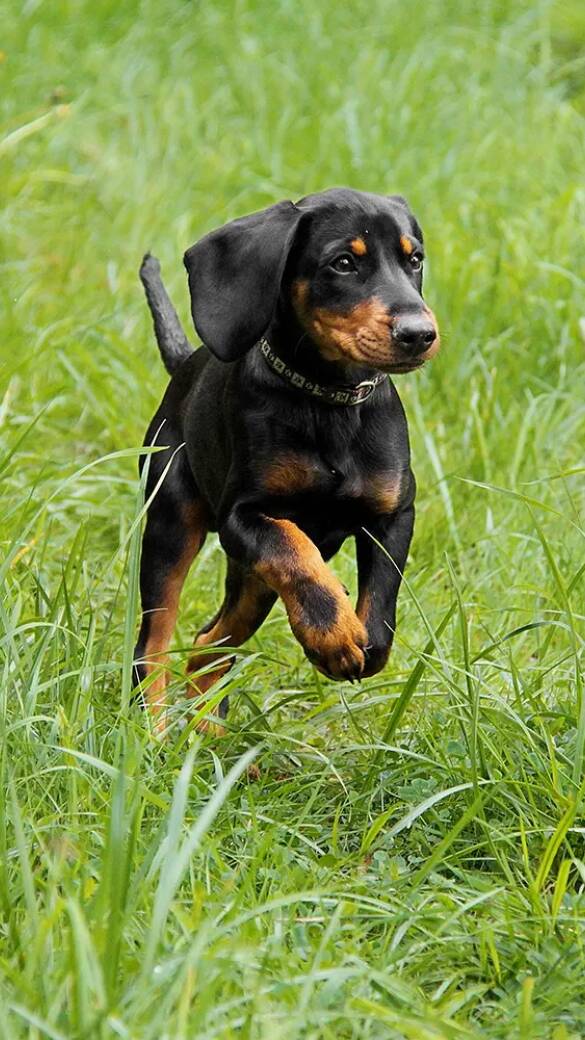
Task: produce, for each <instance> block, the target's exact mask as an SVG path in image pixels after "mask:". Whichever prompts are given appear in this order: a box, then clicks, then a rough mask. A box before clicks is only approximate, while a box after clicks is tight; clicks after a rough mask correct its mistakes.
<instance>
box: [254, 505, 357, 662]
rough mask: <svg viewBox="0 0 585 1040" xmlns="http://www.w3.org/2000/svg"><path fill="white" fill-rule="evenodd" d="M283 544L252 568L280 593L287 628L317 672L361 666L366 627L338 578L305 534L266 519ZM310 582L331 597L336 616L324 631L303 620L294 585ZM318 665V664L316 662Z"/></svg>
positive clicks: (286, 522) (297, 529) (300, 585)
mask: <svg viewBox="0 0 585 1040" xmlns="http://www.w3.org/2000/svg"><path fill="white" fill-rule="evenodd" d="M270 523H271V524H274V526H275V527H277V528H278V529H279V531H280V533H281V535H282V536H283V540H284V542H285V546H286V549H285V552H284V553H279V554H278V556H277V557H275V559H274V560H264V561H262V562H261V563H259V564H257V567H256V571H257V573H258V575H259V576H260V577H261V578H262V579H263V581H265V582H266V584H267V585H268V586H269V587H270V588H272V589H274V591H275V592H277V593H278V595H279V596H280V597H281V599H282V600H283V602H284V605H285V607H286V611H287V614H288V617H289V621H290V624H291V628H292V630H293V632H294V634H295V635H296V637H297V639H298V640H299V642H300V643H301V645H302V646H303V647H304V649H305V650H306V651H307V653H308V654H309V656H312V657H318V658H319V662H320V665H323V668H322V670H323V671H326V672H327V673H328V674H331V675H341V674H343V672H344V670H345V669H346V668H347V667H355V666H356V665H357V667H358V668H363V666H364V663H365V657H364V651H363V647H364V646H365V644H366V641H367V635H366V630H365V628H364V626H363V625H362V623H361V621H360V620H359V618H358V617H357V615H356V613H355V611H354V610H353V607H352V606H351V604H350V602H349V600H348V598H347V595H346V592H345V589H344V588H343V585H342V584H341V582H340V581H338V579H337V578H336V577H335V575H334V574H333V573H332V572H331V571H330V570H329V568H328V567H327V566H326V564H325V561H324V560H323V557H322V556H321V553H320V552H319V550H318V549H317V547H316V546H315V545H314V544H313V542H312V541H311V540H310V538H308V537H307V535H306V534H304V532H303V531H301V530H300V529H299V528H298V527H297V526H296V525H295V524H293V523H292V522H291V521H290V520H275V519H270ZM307 581H309V582H314V583H316V584H318V585H320V586H321V587H322V588H324V589H326V590H327V591H328V592H329V593H330V594H331V596H332V597H333V598H334V600H335V604H336V607H337V617H336V618H335V620H334V621H333V622H332V624H331V625H330V627H329V628H328V629H326V630H325V629H321V628H315V627H314V626H312V625H310V624H308V623H307V622H306V620H305V618H304V611H303V603H302V600H300V599H299V595H298V594H299V588H300V587H302V584H303V582H307ZM320 665H318V667H319V666H320Z"/></svg>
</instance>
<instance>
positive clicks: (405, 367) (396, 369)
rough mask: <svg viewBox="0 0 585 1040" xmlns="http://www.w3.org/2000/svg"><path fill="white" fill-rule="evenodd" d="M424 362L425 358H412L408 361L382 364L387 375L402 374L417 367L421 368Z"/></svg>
mask: <svg viewBox="0 0 585 1040" xmlns="http://www.w3.org/2000/svg"><path fill="white" fill-rule="evenodd" d="M424 363H425V358H412V359H411V360H410V361H392V362H391V363H390V364H388V365H384V369H383V371H384V372H388V374H389V375H402V374H405V373H406V372H414V371H415V370H416V369H417V368H422V367H423V365H424Z"/></svg>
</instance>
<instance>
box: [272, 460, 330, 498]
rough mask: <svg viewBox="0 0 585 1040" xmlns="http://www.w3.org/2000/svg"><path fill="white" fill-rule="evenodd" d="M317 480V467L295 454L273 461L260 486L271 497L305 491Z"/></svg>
mask: <svg viewBox="0 0 585 1040" xmlns="http://www.w3.org/2000/svg"><path fill="white" fill-rule="evenodd" d="M318 479H319V470H318V467H317V465H316V464H315V463H314V462H312V461H311V459H308V458H304V457H303V456H302V455H298V454H297V453H296V452H295V453H293V452H291V453H290V455H283V456H282V457H281V458H279V459H274V461H273V462H271V463H270V465H269V466H268V468H267V469H266V471H265V472H264V474H263V475H262V484H263V486H264V488H265V489H266V491H269V492H270V493H271V494H273V495H288V494H293V493H294V492H295V491H306V490H307V489H308V488H310V487H313V485H314V484H315V483H316V482H317V481H318Z"/></svg>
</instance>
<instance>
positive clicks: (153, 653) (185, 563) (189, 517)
mask: <svg viewBox="0 0 585 1040" xmlns="http://www.w3.org/2000/svg"><path fill="white" fill-rule="evenodd" d="M184 518H185V526H186V527H187V528H188V536H187V543H186V546H185V549H184V551H183V554H182V556H181V558H180V560H179V561H178V563H177V564H176V565H175V567H174V568H173V570H172V571H171V573H170V574H169V576H168V578H167V580H166V583H165V587H164V590H163V595H162V602H161V606H160V608H159V609H158V610H157V611H156V612H154V613H153V615H152V621H151V625H150V631H149V634H148V640H147V643H146V646H145V650H144V667H145V671H146V674H147V675H151V674H152V673H153V672H154V671H155V670H156V671H157V672H158V674H157V675H156V677H155V678H154V679H153V680H152V682H151V683H150V684H149V686H148V689H147V691H146V700H147V702H148V705H149V708H150V710H151V712H152V714H153V715H154V716H155V717H158V716H159V715H160V714H161V712H162V711H163V709H164V706H165V691H166V686H167V680H168V675H167V670H166V665H167V663H168V653H167V651H168V648H169V644H170V641H171V639H172V637H173V632H174V628H175V622H176V620H177V611H178V609H179V599H180V596H181V590H182V588H183V585H184V583H185V578H186V577H187V574H188V571H189V568H190V566H191V564H192V562H193V560H194V558H195V556H196V555H197V553H198V552H199V550H200V548H201V546H202V545H203V542H204V541H205V536H206V534H207V524H206V519H205V514H204V510H203V508H202V507H201V506H200V505H199V504H195V505H191V506H188V507H186V508H185V510H184ZM158 728H164V722H163V723H161V725H160V726H159V727H158Z"/></svg>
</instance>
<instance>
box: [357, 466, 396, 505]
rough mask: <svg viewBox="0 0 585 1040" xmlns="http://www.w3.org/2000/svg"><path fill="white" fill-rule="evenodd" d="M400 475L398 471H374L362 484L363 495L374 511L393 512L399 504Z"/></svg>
mask: <svg viewBox="0 0 585 1040" xmlns="http://www.w3.org/2000/svg"><path fill="white" fill-rule="evenodd" d="M401 493H402V477H401V475H400V474H399V473H392V472H389V473H388V472H386V473H375V474H374V475H373V476H372V477H369V478H368V480H367V481H366V483H365V485H364V491H363V495H364V498H365V500H366V502H367V504H368V507H369V508H370V509H371V510H372V512H374V513H393V512H394V511H395V510H396V509H397V508H398V506H399V505H400V498H401Z"/></svg>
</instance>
